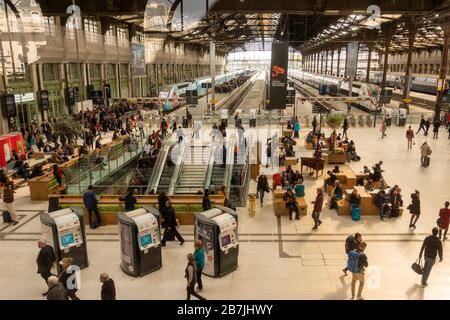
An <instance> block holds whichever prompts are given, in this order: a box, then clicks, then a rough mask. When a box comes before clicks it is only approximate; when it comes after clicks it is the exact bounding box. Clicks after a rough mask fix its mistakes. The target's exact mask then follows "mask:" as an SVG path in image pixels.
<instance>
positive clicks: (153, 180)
mask: <svg viewBox="0 0 450 320" xmlns="http://www.w3.org/2000/svg"><path fill="white" fill-rule="evenodd" d="M175 139H176V134H175V133H174V132H173V133H172V134H171V135H170V136H168V137H167V138H166V141H165V142H164V143H163V145H162V147H161V150H160V151H159V154H158V157H157V158H156V161H155V166H154V169H153V172H152V176H151V177H150V179H149V182H148V187H147V191H146V193H147V194H149V193H151V192H152V191H153V192H156V189H157V188H158V184H159V180H160V179H161V175H162V172H163V170H164V167H165V165H166V162H167V156H168V155H169V151H170V149H171V148H172V146H173V145H174V143H175Z"/></svg>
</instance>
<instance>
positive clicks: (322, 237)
mask: <svg viewBox="0 0 450 320" xmlns="http://www.w3.org/2000/svg"><path fill="white" fill-rule="evenodd" d="M404 131H405V128H398V127H390V128H389V129H388V132H387V134H388V137H387V139H385V140H381V139H380V134H379V131H378V129H374V128H351V129H350V130H349V134H350V137H351V138H352V139H354V140H355V142H356V146H357V151H358V153H359V154H360V155H361V156H362V160H361V162H359V163H354V164H351V166H352V167H353V168H354V169H355V170H356V171H359V170H361V169H362V166H363V165H369V166H371V165H373V164H374V163H375V162H377V161H378V160H383V161H384V165H383V169H384V170H385V178H386V180H387V182H388V183H389V184H391V185H393V184H399V185H400V186H401V187H402V189H403V195H404V201H405V203H406V204H408V203H409V200H410V199H409V195H410V193H411V192H412V191H413V190H414V189H418V190H420V191H421V194H422V202H421V203H422V212H423V214H422V216H421V218H420V220H419V222H418V224H417V229H416V230H415V231H410V230H409V229H408V223H409V214H408V213H405V214H404V215H403V216H402V217H400V218H397V219H392V220H390V221H386V222H384V223H383V222H380V221H379V219H378V218H377V217H362V219H361V221H360V222H353V221H351V219H350V218H349V217H341V216H337V214H336V212H335V211H330V210H328V209H325V210H324V212H323V214H322V221H323V224H322V225H321V227H320V230H319V231H318V232H316V233H313V232H312V231H311V227H312V219H311V216H310V210H308V216H306V217H305V216H302V217H301V220H300V221H295V222H290V221H289V220H288V219H287V218H286V217H283V218H281V219H279V220H277V218H276V217H275V216H274V214H273V210H272V206H271V201H272V200H271V196H266V202H265V205H264V208H259V206H258V210H257V213H256V215H255V216H254V217H250V216H249V215H248V210H247V209H245V208H242V209H239V223H240V226H239V230H240V234H241V236H240V241H241V242H240V253H239V267H238V269H237V270H236V271H235V272H233V273H231V274H229V275H227V276H225V277H223V278H220V279H212V278H208V277H205V279H204V284H205V288H204V290H203V293H202V294H203V295H204V296H206V297H207V298H209V299H348V298H349V297H350V287H349V286H350V279H351V277H350V276H348V277H343V276H342V275H343V274H342V271H341V270H342V268H343V267H344V265H345V263H346V261H345V253H344V240H345V238H346V236H347V235H349V234H352V233H355V232H361V233H362V235H363V238H364V239H365V241H367V243H368V248H367V251H366V253H367V256H368V258H369V265H370V267H369V269H368V271H367V278H366V287H365V291H364V296H365V297H366V298H367V299H449V298H450V277H449V274H450V262H449V260H448V257H449V256H450V249H449V245H448V242H447V243H445V244H444V262H442V263H439V262H438V263H436V266H435V267H434V269H433V271H432V274H431V277H430V280H429V287H428V288H426V289H422V288H420V287H419V286H418V284H419V277H418V276H417V275H416V274H415V273H414V272H413V271H412V270H411V268H410V265H411V263H413V262H414V261H415V259H416V258H417V255H418V252H419V250H420V246H421V241H422V240H423V238H424V237H425V236H426V235H428V234H429V233H430V231H431V228H432V227H433V226H434V225H435V222H436V218H437V213H438V210H439V208H440V207H442V206H443V203H444V201H446V200H449V198H450V184H449V182H448V172H449V170H450V140H447V139H446V138H447V136H445V135H444V132H442V136H441V138H440V139H439V140H433V139H431V137H430V136H428V137H427V138H425V137H423V136H419V137H418V138H417V139H416V145H415V146H414V148H413V150H411V151H408V150H407V149H406V141H405V138H404V134H405V132H404ZM306 134H307V130H304V131H302V138H304V137H305V135H306ZM424 140H427V141H428V142H429V143H430V145H431V148H432V150H433V154H432V158H431V166H430V167H429V168H426V169H424V168H420V165H419V159H420V155H419V150H418V148H419V146H420V144H421V143H422V141H424ZM300 141H301V142H300V143H299V144H298V151H299V154H298V155H299V156H301V155H309V152H307V151H306V150H305V149H304V147H303V142H302V141H303V140H300ZM321 184H322V180H320V179H319V180H318V181H316V180H314V179H313V178H310V177H307V178H306V181H305V185H306V187H307V188H306V193H307V194H306V200H307V201H308V202H309V201H312V200H313V196H314V191H313V190H314V188H315V187H316V186H320V185H321ZM252 188H253V189H254V188H255V182H252V185H251V191H253V190H252ZM16 208H17V210H18V213H19V214H20V215H21V223H20V224H19V225H18V226H15V227H5V226H4V225H3V224H1V225H0V257H1V259H0V299H42V297H41V295H40V293H41V292H43V291H44V290H45V285H44V282H43V281H42V279H41V278H40V277H39V276H38V275H37V274H36V265H35V259H36V255H37V252H38V249H37V245H36V240H37V239H39V238H40V223H39V213H40V212H42V211H44V210H46V208H47V203H45V202H31V201H30V200H29V196H28V188H27V187H24V188H21V189H19V190H18V192H17V193H16ZM180 232H181V233H182V234H184V235H186V240H188V242H186V244H185V245H184V246H182V247H180V246H179V245H178V243H168V245H167V247H165V248H163V268H162V269H161V270H159V271H156V272H154V273H152V274H150V275H148V276H146V277H143V278H132V277H129V276H127V275H125V274H124V273H123V272H122V271H121V270H120V268H119V259H120V256H119V242H118V237H117V235H116V234H117V227H115V226H109V227H104V228H100V229H97V230H95V231H90V230H88V252H89V260H90V266H89V267H88V268H87V269H84V270H82V275H81V276H82V288H81V289H80V290H79V296H80V298H82V299H98V298H99V294H100V283H99V281H98V276H99V274H100V273H101V272H108V273H109V274H110V275H111V277H112V278H113V279H114V280H115V282H116V286H117V296H118V298H119V299H184V298H185V289H184V287H185V279H184V278H183V276H184V268H185V257H186V253H187V252H189V251H192V242H191V241H192V239H193V236H192V234H193V229H192V227H187V226H182V227H181V228H180Z"/></svg>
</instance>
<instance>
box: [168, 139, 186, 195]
mask: <svg viewBox="0 0 450 320" xmlns="http://www.w3.org/2000/svg"><path fill="white" fill-rule="evenodd" d="M178 143H180V144H181V146H180V147H181V150H179V154H178V156H177V163H176V164H175V169H174V170H173V173H172V179H170V184H169V189H168V192H167V194H168V195H173V194H174V192H175V187H176V186H177V185H178V182H179V180H180V177H181V172H182V171H183V166H184V159H185V155H186V150H187V149H188V146H187V144H189V147H190V143H188V142H186V140H183V141H181V142H178Z"/></svg>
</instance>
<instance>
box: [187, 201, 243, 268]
mask: <svg viewBox="0 0 450 320" xmlns="http://www.w3.org/2000/svg"><path fill="white" fill-rule="evenodd" d="M194 236H195V239H196V240H198V239H200V240H202V242H203V250H204V251H205V267H204V268H203V273H204V274H205V275H207V276H211V277H222V276H224V275H226V274H228V273H230V272H233V271H234V270H236V268H237V266H238V255H239V239H238V222H237V214H236V212H235V211H233V210H231V209H228V208H225V207H222V206H216V207H215V208H213V209H210V210H207V211H205V212H199V213H196V214H195V231H194Z"/></svg>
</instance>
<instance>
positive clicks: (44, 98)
mask: <svg viewBox="0 0 450 320" xmlns="http://www.w3.org/2000/svg"><path fill="white" fill-rule="evenodd" d="M38 97H39V106H40V107H41V110H44V111H45V110H49V109H50V102H49V101H48V91H47V90H41V91H39V92H38Z"/></svg>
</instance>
